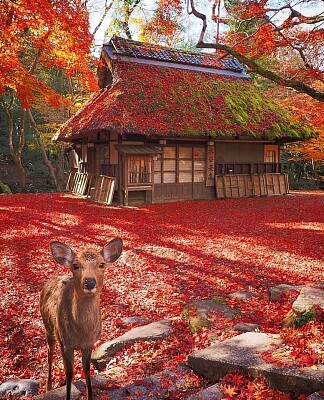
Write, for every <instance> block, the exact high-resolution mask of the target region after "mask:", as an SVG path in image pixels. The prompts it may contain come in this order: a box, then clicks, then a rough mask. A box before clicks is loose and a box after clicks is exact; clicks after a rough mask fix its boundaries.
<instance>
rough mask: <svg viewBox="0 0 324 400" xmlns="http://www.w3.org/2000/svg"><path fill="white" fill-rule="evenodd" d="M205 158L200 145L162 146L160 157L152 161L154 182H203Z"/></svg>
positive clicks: (204, 152)
mask: <svg viewBox="0 0 324 400" xmlns="http://www.w3.org/2000/svg"><path fill="white" fill-rule="evenodd" d="M205 158H206V150H205V147H202V146H179V147H175V146H174V147H171V146H168V147H164V152H163V155H162V157H161V159H160V160H158V161H156V162H155V163H154V182H155V183H191V182H205V175H206V173H205V170H206V161H205Z"/></svg>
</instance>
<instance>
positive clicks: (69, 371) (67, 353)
mask: <svg viewBox="0 0 324 400" xmlns="http://www.w3.org/2000/svg"><path fill="white" fill-rule="evenodd" d="M61 351H62V358H63V363H64V369H65V378H66V400H70V399H71V385H72V379H73V357H74V350H73V349H72V348H70V347H68V348H65V347H64V346H63V345H61Z"/></svg>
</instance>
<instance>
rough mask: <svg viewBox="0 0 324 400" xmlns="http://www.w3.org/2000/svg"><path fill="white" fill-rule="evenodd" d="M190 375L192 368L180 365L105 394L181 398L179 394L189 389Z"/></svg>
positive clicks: (122, 398)
mask: <svg viewBox="0 0 324 400" xmlns="http://www.w3.org/2000/svg"><path fill="white" fill-rule="evenodd" d="M190 376H191V373H190V369H189V368H188V367H186V366H182V365H179V366H177V368H176V369H175V370H172V371H171V370H165V371H162V372H161V373H159V374H155V375H152V376H148V377H146V378H143V379H141V380H140V381H137V382H134V383H132V384H130V385H127V386H124V387H122V388H119V389H111V390H108V391H106V393H105V394H106V395H107V397H108V398H109V399H110V400H133V399H134V400H135V399H136V400H148V399H150V400H160V399H169V398H171V399H172V398H180V397H179V396H180V395H182V394H183V392H184V391H186V390H188V387H189V384H190ZM194 381H195V380H194ZM181 398H183V397H181Z"/></svg>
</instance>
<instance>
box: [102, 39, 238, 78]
mask: <svg viewBox="0 0 324 400" xmlns="http://www.w3.org/2000/svg"><path fill="white" fill-rule="evenodd" d="M106 45H111V46H112V47H113V50H114V53H115V54H116V55H119V56H128V57H134V58H146V59H154V60H160V61H168V62H174V63H180V64H189V65H199V66H206V67H214V68H218V69H224V70H232V71H236V72H243V71H244V69H243V67H242V65H241V64H240V63H239V62H238V61H237V60H236V59H235V58H233V57H231V56H226V57H221V58H220V57H218V56H216V55H215V54H212V53H204V52H201V53H199V52H194V51H188V50H182V49H176V48H172V47H167V46H162V45H159V44H152V43H148V42H140V41H136V40H133V39H126V38H123V37H121V36H117V35H114V36H112V38H111V39H110V41H109V43H107V44H106ZM104 46H105V45H104Z"/></svg>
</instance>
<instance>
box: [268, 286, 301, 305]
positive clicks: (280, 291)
mask: <svg viewBox="0 0 324 400" xmlns="http://www.w3.org/2000/svg"><path fill="white" fill-rule="evenodd" d="M301 288H302V286H293V285H286V284H284V283H283V284H281V285H277V286H273V287H271V288H270V289H269V292H270V300H271V301H279V300H280V299H281V298H282V296H284V295H285V293H287V292H289V293H290V292H296V291H298V292H299V291H300V290H301Z"/></svg>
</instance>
